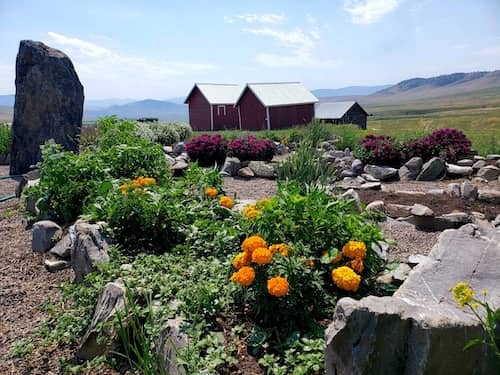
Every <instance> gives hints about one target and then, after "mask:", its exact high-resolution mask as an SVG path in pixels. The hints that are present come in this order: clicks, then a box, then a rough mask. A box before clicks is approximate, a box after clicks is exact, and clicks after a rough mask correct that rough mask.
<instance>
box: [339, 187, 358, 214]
mask: <svg viewBox="0 0 500 375" xmlns="http://www.w3.org/2000/svg"><path fill="white" fill-rule="evenodd" d="M342 198H344V199H352V200H353V202H354V207H355V208H356V210H357V211H358V212H361V199H360V197H359V194H358V193H357V192H356V191H355V190H354V189H349V190H347V191H346V192H345V193H344V194H342Z"/></svg>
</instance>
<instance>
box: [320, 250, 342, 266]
mask: <svg viewBox="0 0 500 375" xmlns="http://www.w3.org/2000/svg"><path fill="white" fill-rule="evenodd" d="M322 256H323V257H325V258H330V254H328V252H326V251H325V252H323V254H322ZM341 260H342V253H341V252H340V251H337V255H335V258H332V260H331V262H332V263H333V264H337V263H339V262H340V261H341Z"/></svg>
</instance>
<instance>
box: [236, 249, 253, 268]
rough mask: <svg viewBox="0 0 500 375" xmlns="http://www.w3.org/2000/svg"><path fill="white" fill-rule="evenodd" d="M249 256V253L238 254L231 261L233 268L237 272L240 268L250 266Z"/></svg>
mask: <svg viewBox="0 0 500 375" xmlns="http://www.w3.org/2000/svg"><path fill="white" fill-rule="evenodd" d="M250 260H251V256H250V254H249V253H245V252H242V253H239V254H238V255H236V256H235V257H234V259H233V267H234V268H236V269H237V270H239V269H240V268H241V267H244V266H248V265H249V264H250Z"/></svg>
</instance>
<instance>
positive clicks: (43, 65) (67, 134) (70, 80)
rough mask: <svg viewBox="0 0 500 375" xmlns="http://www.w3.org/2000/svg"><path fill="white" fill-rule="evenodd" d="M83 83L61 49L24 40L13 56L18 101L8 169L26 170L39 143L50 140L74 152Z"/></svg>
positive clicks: (35, 157) (37, 156)
mask: <svg viewBox="0 0 500 375" xmlns="http://www.w3.org/2000/svg"><path fill="white" fill-rule="evenodd" d="M83 99H84V97H83V86H82V84H81V83H80V80H79V79H78V75H77V74H76V72H75V69H74V67H73V64H72V63H71V60H70V59H69V57H68V56H66V55H65V54H64V53H63V52H61V51H59V50H57V49H54V48H51V47H48V46H46V45H45V44H43V43H40V42H34V41H31V40H22V41H21V43H20V45H19V52H18V54H17V59H16V101H15V106H14V121H13V124H12V147H11V152H10V158H11V160H10V174H11V175H17V174H22V173H24V172H26V171H28V169H29V167H30V165H34V164H36V163H38V162H39V161H40V159H41V154H40V145H42V144H43V143H45V141H47V140H49V139H54V141H55V142H56V143H59V144H61V145H62V146H63V147H64V149H66V150H69V151H74V152H76V151H78V145H79V136H80V129H81V126H82V115H83Z"/></svg>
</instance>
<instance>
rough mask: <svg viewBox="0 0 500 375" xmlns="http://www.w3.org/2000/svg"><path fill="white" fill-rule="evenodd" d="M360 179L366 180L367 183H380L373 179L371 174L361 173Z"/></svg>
mask: <svg viewBox="0 0 500 375" xmlns="http://www.w3.org/2000/svg"><path fill="white" fill-rule="evenodd" d="M361 177H362V178H363V179H364V180H366V181H367V182H380V180H379V179H378V178H375V177H373V176H372V175H371V174H368V173H362V174H361Z"/></svg>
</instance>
